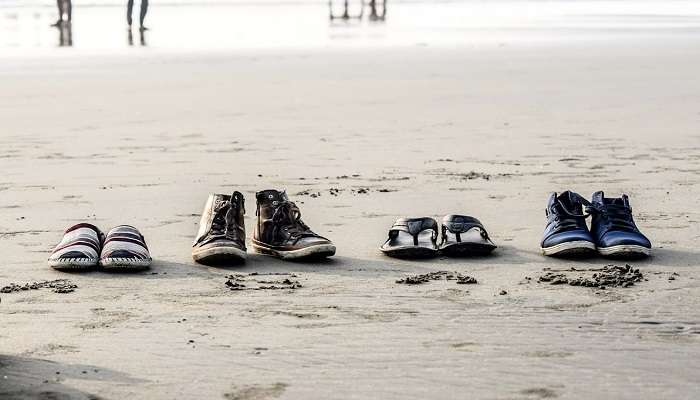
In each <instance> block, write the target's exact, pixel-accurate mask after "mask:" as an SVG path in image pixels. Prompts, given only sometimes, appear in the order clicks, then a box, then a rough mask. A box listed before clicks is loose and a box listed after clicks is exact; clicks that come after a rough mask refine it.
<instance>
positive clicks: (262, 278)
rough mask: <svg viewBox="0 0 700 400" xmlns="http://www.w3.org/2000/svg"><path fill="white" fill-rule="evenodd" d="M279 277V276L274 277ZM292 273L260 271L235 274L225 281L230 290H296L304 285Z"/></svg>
mask: <svg viewBox="0 0 700 400" xmlns="http://www.w3.org/2000/svg"><path fill="white" fill-rule="evenodd" d="M274 277H279V278H274ZM294 278H298V276H297V275H296V274H292V273H283V272H281V273H259V272H252V273H250V274H233V275H229V276H227V277H226V279H227V280H226V282H225V283H224V284H225V285H226V286H227V287H228V288H229V289H230V290H234V291H238V290H283V289H288V290H296V289H300V288H301V287H302V285H301V282H299V281H298V280H296V279H294Z"/></svg>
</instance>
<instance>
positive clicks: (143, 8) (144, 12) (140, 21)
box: [139, 0, 148, 28]
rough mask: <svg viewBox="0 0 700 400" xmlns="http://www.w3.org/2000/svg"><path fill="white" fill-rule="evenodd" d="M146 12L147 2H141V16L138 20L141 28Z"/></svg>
mask: <svg viewBox="0 0 700 400" xmlns="http://www.w3.org/2000/svg"><path fill="white" fill-rule="evenodd" d="M147 12H148V0H141V15H140V18H139V23H140V24H141V27H142V28H143V27H144V26H143V20H144V19H146V13H147Z"/></svg>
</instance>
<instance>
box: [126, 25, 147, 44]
mask: <svg viewBox="0 0 700 400" xmlns="http://www.w3.org/2000/svg"><path fill="white" fill-rule="evenodd" d="M127 32H128V37H127V41H128V42H129V46H133V45H134V34H133V33H132V32H131V29H127ZM139 44H141V46H146V30H145V29H139Z"/></svg>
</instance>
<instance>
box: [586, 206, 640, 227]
mask: <svg viewBox="0 0 700 400" xmlns="http://www.w3.org/2000/svg"><path fill="white" fill-rule="evenodd" d="M586 211H587V212H589V213H591V214H597V215H600V216H602V217H603V218H605V219H606V220H607V221H608V222H609V223H610V227H611V228H612V229H613V230H623V231H628V232H634V231H636V230H637V227H636V226H635V225H634V219H633V218H632V208H631V207H629V206H628V205H626V204H615V203H610V204H601V203H593V204H588V205H587V207H586Z"/></svg>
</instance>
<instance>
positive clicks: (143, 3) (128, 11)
mask: <svg viewBox="0 0 700 400" xmlns="http://www.w3.org/2000/svg"><path fill="white" fill-rule="evenodd" d="M59 1H60V0H59ZM133 9H134V0H128V3H126V22H127V23H128V24H129V29H131V11H132V10H133ZM147 12H148V0H141V12H140V13H139V30H140V31H141V32H143V31H145V30H147V29H148V28H146V26H144V25H143V20H144V19H146V13H147Z"/></svg>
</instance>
